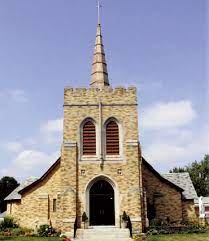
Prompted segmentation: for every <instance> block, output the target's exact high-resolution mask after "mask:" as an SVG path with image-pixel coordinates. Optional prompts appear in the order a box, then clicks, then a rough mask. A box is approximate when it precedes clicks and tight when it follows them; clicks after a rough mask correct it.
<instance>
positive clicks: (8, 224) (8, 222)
mask: <svg viewBox="0 0 209 241" xmlns="http://www.w3.org/2000/svg"><path fill="white" fill-rule="evenodd" d="M11 228H18V225H17V223H16V222H15V220H14V218H13V217H11V216H6V217H5V218H4V221H3V222H1V224H0V230H1V231H5V230H6V229H11Z"/></svg>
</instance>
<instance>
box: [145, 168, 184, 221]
mask: <svg viewBox="0 0 209 241" xmlns="http://www.w3.org/2000/svg"><path fill="white" fill-rule="evenodd" d="M142 169H143V188H144V190H145V191H146V197H147V207H148V203H149V204H150V205H151V206H154V207H155V210H156V218H158V219H161V220H165V221H166V219H167V218H168V219H169V220H170V221H171V222H180V221H182V201H181V192H180V191H177V190H176V189H175V188H174V187H172V186H170V185H168V184H167V183H165V182H163V181H162V180H160V179H159V178H158V177H157V175H156V174H154V173H153V172H152V171H151V170H150V169H149V168H147V166H146V165H144V164H143V166H142ZM148 212H149V210H148Z"/></svg>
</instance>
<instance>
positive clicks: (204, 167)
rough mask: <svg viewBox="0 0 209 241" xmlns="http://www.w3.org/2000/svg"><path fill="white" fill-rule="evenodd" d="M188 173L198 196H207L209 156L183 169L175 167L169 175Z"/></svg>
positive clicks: (208, 189)
mask: <svg viewBox="0 0 209 241" xmlns="http://www.w3.org/2000/svg"><path fill="white" fill-rule="evenodd" d="M175 172H177V173H179V172H188V173H189V174H190V177H191V179H192V182H193V184H194V187H195V189H196V191H197V195H198V196H205V197H206V196H209V155H205V157H204V159H203V160H202V161H200V162H197V161H194V162H192V163H191V164H189V165H187V166H185V167H175V168H173V169H172V170H170V173H175Z"/></svg>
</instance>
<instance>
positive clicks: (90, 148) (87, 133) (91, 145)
mask: <svg viewBox="0 0 209 241" xmlns="http://www.w3.org/2000/svg"><path fill="white" fill-rule="evenodd" d="M83 155H96V128H95V125H94V123H93V122H92V121H90V120H89V121H87V122H86V123H85V124H84V126H83Z"/></svg>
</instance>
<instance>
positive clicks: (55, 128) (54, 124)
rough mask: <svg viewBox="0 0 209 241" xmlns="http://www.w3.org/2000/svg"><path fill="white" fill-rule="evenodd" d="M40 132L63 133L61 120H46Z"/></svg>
mask: <svg viewBox="0 0 209 241" xmlns="http://www.w3.org/2000/svg"><path fill="white" fill-rule="evenodd" d="M41 130H42V131H44V132H47V133H56V132H62V131H63V118H60V119H55V120H48V121H47V122H46V123H44V124H43V125H42V126H41Z"/></svg>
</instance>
